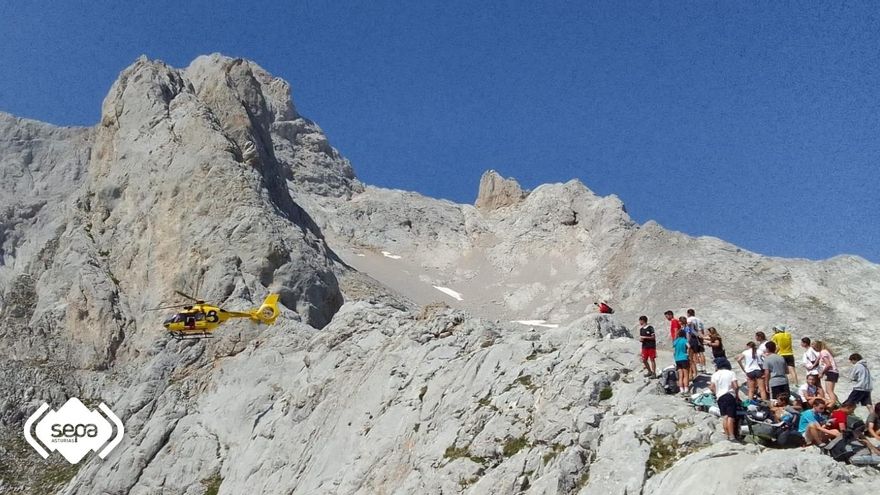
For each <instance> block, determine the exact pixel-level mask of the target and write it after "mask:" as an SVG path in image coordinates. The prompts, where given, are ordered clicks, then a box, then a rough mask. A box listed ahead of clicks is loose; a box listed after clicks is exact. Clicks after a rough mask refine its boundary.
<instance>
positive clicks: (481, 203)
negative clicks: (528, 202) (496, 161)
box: [474, 170, 528, 211]
mask: <svg viewBox="0 0 880 495" xmlns="http://www.w3.org/2000/svg"><path fill="white" fill-rule="evenodd" d="M526 196H528V192H526V191H523V189H522V187H520V185H519V182H517V181H516V180H515V179H507V178H504V177H502V176H501V174H499V173H498V172H496V171H494V170H487V171H486V172H484V173H483V176H482V177H481V178H480V190H479V192H478V193H477V201H476V202H475V203H474V204H475V206H476V207H477V208H479V209H482V210H486V211H491V210H496V209H498V208H503V207H505V206H510V205H514V204H517V203H519V202H520V201H522V200H523V199H524V198H525V197H526Z"/></svg>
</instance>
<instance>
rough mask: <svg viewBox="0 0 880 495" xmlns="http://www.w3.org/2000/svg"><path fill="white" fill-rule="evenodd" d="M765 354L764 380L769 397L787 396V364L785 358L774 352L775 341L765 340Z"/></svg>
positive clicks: (789, 392) (788, 393) (788, 391)
mask: <svg viewBox="0 0 880 495" xmlns="http://www.w3.org/2000/svg"><path fill="white" fill-rule="evenodd" d="M766 349H767V356H765V357H764V380H766V381H767V386H768V387H770V397H771V398H773V399H776V398H777V397H779V396H784V397H786V398H787V397H788V396H789V395H791V389H790V388H789V385H788V365H787V364H786V363H785V359H784V358H783V357H782V356H780V355H779V354H777V353H776V343H775V342H767V345H766Z"/></svg>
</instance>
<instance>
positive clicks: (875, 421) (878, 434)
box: [865, 402, 880, 441]
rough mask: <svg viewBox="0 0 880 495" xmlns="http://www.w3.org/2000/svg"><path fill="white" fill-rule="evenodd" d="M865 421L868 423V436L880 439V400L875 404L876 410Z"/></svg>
mask: <svg viewBox="0 0 880 495" xmlns="http://www.w3.org/2000/svg"><path fill="white" fill-rule="evenodd" d="M865 423H866V424H867V425H868V438H871V439H873V440H877V441H880V402H878V403H876V404H874V410H873V411H872V412H871V414H869V415H868V419H867V420H866V421H865Z"/></svg>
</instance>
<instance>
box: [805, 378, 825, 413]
mask: <svg viewBox="0 0 880 495" xmlns="http://www.w3.org/2000/svg"><path fill="white" fill-rule="evenodd" d="M798 395H799V396H800V397H801V400H803V401H804V402H805V403H807V404H809V405H810V407H813V401H814V400H816V399H822V400H824V401H826V402H827V397H826V396H825V391H824V390H822V385H821V384H820V383H819V375H807V383H805V384H803V385H801V386H800V388H799V389H798Z"/></svg>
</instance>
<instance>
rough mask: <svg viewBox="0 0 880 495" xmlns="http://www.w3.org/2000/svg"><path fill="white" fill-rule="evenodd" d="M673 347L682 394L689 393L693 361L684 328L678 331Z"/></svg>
mask: <svg viewBox="0 0 880 495" xmlns="http://www.w3.org/2000/svg"><path fill="white" fill-rule="evenodd" d="M672 349H673V351H674V359H675V369H676V371H677V373H678V388H679V390H681V395H687V394H688V388H689V385H690V382H691V377H690V368H691V363H690V360H689V359H688V341H687V338H685V333H684V330H679V331H678V334H677V335H676V337H675V340H673V341H672Z"/></svg>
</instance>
